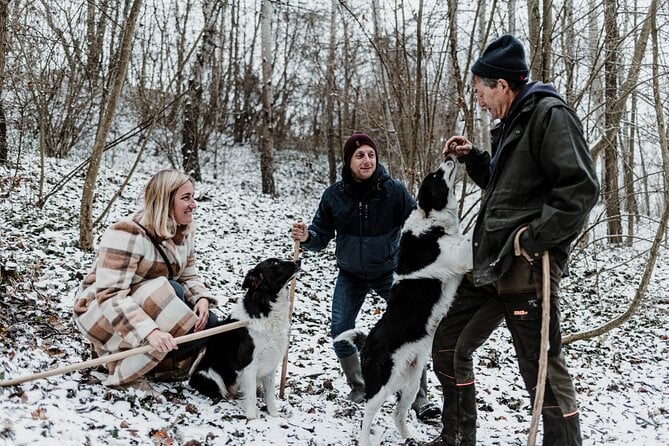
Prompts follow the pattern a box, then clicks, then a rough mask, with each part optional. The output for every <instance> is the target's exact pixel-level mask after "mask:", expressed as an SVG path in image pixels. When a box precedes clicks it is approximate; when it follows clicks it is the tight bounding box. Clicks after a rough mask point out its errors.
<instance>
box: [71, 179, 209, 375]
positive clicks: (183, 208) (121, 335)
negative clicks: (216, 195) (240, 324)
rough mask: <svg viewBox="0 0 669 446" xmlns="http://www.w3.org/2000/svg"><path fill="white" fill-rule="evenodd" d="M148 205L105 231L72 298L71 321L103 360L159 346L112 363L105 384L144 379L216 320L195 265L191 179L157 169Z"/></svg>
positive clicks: (147, 190) (150, 184) (146, 195)
mask: <svg viewBox="0 0 669 446" xmlns="http://www.w3.org/2000/svg"><path fill="white" fill-rule="evenodd" d="M144 203H145V206H144V208H143V209H141V210H140V211H139V212H137V213H136V214H134V215H133V216H132V217H131V218H129V219H127V220H122V221H119V222H117V223H115V224H113V225H112V226H111V227H109V228H108V229H107V230H106V231H105V233H104V235H103V236H102V239H101V241H100V244H99V246H98V252H97V258H96V261H95V263H94V265H93V267H92V268H91V270H90V271H89V272H88V274H87V275H86V277H85V278H84V280H83V282H82V283H81V286H80V287H79V289H78V291H77V293H76V296H75V302H74V309H73V311H74V320H75V322H76V324H77V326H78V327H79V329H80V330H81V331H82V332H83V333H84V334H85V335H86V337H87V338H88V339H89V341H90V342H91V344H92V345H93V348H94V350H95V352H96V353H97V354H98V355H100V356H102V355H105V354H110V353H116V352H119V351H123V350H128V349H132V348H136V347H139V346H141V345H145V344H147V343H148V344H151V345H152V346H153V347H154V348H155V351H152V352H150V353H145V354H141V355H134V356H130V357H128V358H126V359H122V360H120V361H115V362H110V363H107V364H106V366H107V369H108V371H109V376H108V377H107V379H106V380H105V382H104V384H106V385H119V384H125V383H129V382H131V381H134V380H136V379H137V378H139V377H141V376H143V375H145V374H146V373H147V372H149V371H150V370H151V369H153V368H154V367H155V366H156V365H157V364H158V363H159V362H161V361H162V360H163V359H164V358H165V356H167V355H168V352H171V351H172V350H175V349H176V348H177V344H176V341H175V338H176V337H179V336H182V335H184V334H187V333H189V332H192V331H200V330H202V329H203V328H205V327H207V326H208V325H211V324H212V323H213V322H214V320H215V316H213V314H212V315H211V316H210V312H209V305H210V303H215V299H214V298H213V297H212V296H211V295H210V294H209V292H208V291H207V290H206V288H205V287H204V285H203V284H202V282H201V280H200V277H199V276H198V270H197V267H196V265H195V249H194V244H193V235H194V234H193V227H192V222H193V216H192V213H193V210H194V209H195V208H196V206H197V205H196V203H195V199H194V183H193V180H192V179H191V178H190V177H189V176H188V175H185V174H183V173H180V172H178V171H176V170H163V171H160V172H158V173H157V174H155V175H154V176H153V178H151V180H150V181H149V182H148V184H147V185H146V187H145V189H144ZM210 319H212V320H211V321H210ZM185 345H186V344H183V345H182V346H181V350H183V349H184V346H185ZM174 353H176V352H172V353H171V354H170V355H173V354H174Z"/></svg>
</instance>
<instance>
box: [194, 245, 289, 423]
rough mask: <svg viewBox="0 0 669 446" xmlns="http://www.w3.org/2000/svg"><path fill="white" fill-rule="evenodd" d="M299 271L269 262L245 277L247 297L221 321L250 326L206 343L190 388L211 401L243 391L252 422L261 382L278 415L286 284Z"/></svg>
mask: <svg viewBox="0 0 669 446" xmlns="http://www.w3.org/2000/svg"><path fill="white" fill-rule="evenodd" d="M299 269H300V261H299V260H296V261H294V262H293V261H288V260H280V259H274V258H271V259H267V260H264V261H262V262H260V263H259V264H258V265H257V266H256V267H254V268H253V269H251V270H250V271H249V272H248V273H247V274H246V277H245V278H244V282H243V284H242V288H244V289H247V292H246V294H245V295H244V296H243V297H242V299H240V300H239V301H238V302H237V304H236V305H235V307H234V308H233V310H232V313H231V314H230V317H228V318H227V319H226V320H224V321H222V322H221V323H229V322H234V321H237V320H248V321H249V325H247V326H246V327H242V328H240V329H237V330H232V331H226V332H223V333H219V334H217V335H214V336H212V337H210V338H209V339H208V341H207V345H206V351H205V354H204V357H203V358H202V360H201V361H200V363H199V364H198V365H197V367H196V369H195V371H194V373H193V375H192V376H191V378H190V385H191V386H192V387H193V388H195V389H196V390H197V391H199V392H200V393H203V394H204V395H207V396H209V397H210V398H212V399H214V400H216V399H219V398H233V397H237V396H238V394H239V393H241V394H242V395H243V398H244V409H245V414H246V418H248V419H254V418H257V411H256V390H257V386H258V384H261V385H262V388H263V394H264V399H265V404H266V405H267V412H268V413H269V414H270V415H271V416H273V417H276V416H278V415H279V412H278V411H277V408H276V401H275V397H274V375H275V374H276V370H277V368H278V367H279V363H280V362H281V359H282V358H283V356H284V354H285V353H286V348H288V331H289V328H290V321H289V315H288V309H289V305H290V300H289V293H288V285H289V283H290V280H291V279H292V278H293V277H294V276H295V275H296V274H297V272H298V271H299Z"/></svg>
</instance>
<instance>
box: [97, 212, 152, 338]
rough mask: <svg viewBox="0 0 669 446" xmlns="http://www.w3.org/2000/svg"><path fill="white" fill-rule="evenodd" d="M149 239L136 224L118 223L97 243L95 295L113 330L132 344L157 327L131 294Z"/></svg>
mask: <svg viewBox="0 0 669 446" xmlns="http://www.w3.org/2000/svg"><path fill="white" fill-rule="evenodd" d="M146 243H151V242H149V241H148V240H146V239H145V238H144V237H143V236H142V235H141V234H139V233H138V232H137V229H136V228H135V227H134V225H131V224H117V225H114V226H112V227H111V228H109V229H107V231H105V233H104V235H103V236H102V240H101V241H100V244H99V247H98V260H97V267H96V282H95V285H94V286H95V287H96V289H95V298H96V300H97V301H98V306H99V308H100V309H101V311H102V313H103V315H104V317H105V318H106V319H107V320H108V321H109V322H110V323H111V325H112V327H113V329H114V332H116V333H117V334H118V335H120V336H121V337H122V338H124V339H125V340H126V341H128V342H129V343H130V344H132V345H138V344H139V343H140V342H141V341H142V340H143V339H145V338H146V336H148V335H149V333H151V332H152V331H153V330H154V329H156V328H158V325H157V324H156V322H155V321H153V319H151V317H150V316H149V315H148V314H147V313H146V312H145V311H144V310H143V309H142V308H141V307H140V306H139V305H138V304H137V303H136V302H135V301H134V299H133V298H132V296H131V294H130V292H131V286H132V284H133V278H134V277H135V276H136V275H137V274H141V272H140V271H138V265H139V263H140V261H141V260H142V258H143V257H144V253H145V252H146V249H147V246H146ZM151 248H152V249H153V247H151Z"/></svg>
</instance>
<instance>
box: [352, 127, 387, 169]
mask: <svg viewBox="0 0 669 446" xmlns="http://www.w3.org/2000/svg"><path fill="white" fill-rule="evenodd" d="M364 145H368V146H369V147H371V148H372V149H374V153H375V154H376V158H377V159H378V157H379V151H378V149H377V148H376V143H375V142H374V140H373V139H372V137H371V136H369V135H365V134H364V133H362V132H355V133H353V134H352V135H351V136H350V137H349V138H348V139H347V140H346V143H345V144H344V166H345V167H347V168H350V167H351V158H353V154H354V153H355V151H356V150H358V147H360V146H364Z"/></svg>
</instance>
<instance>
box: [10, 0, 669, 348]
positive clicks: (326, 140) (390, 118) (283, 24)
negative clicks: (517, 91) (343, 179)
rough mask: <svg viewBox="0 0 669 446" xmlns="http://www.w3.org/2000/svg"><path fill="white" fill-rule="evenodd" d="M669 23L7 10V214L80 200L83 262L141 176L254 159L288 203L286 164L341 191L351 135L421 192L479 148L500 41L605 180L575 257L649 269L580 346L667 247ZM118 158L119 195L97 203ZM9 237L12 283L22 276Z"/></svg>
mask: <svg viewBox="0 0 669 446" xmlns="http://www.w3.org/2000/svg"><path fill="white" fill-rule="evenodd" d="M668 22H669V5H668V4H667V3H666V2H659V1H657V0H643V1H640V0H639V1H623V0H564V1H561V0H560V1H551V0H527V1H526V2H517V1H515V0H506V1H501V0H493V1H492V2H490V1H485V0H478V1H472V2H458V1H456V0H446V1H427V0H412V1H401V0H372V1H349V2H346V1H340V0H332V1H331V2H307V1H279V0H276V1H269V0H227V1H209V0H123V1H117V0H87V1H85V2H82V1H73V0H72V1H71V0H62V1H58V2H54V1H51V0H11V1H10V0H0V166H1V167H2V173H3V175H2V177H0V200H2V201H4V202H10V201H12V200H16V199H17V194H19V193H20V194H22V196H21V197H20V198H21V199H22V200H26V202H28V203H29V205H30V206H32V207H33V208H34V209H35V210H36V211H37V212H39V210H40V209H44V207H45V206H46V205H47V204H48V203H49V201H50V200H59V198H62V197H63V196H64V194H65V192H64V191H65V190H66V189H67V188H68V187H70V186H72V185H73V184H75V185H76V190H77V193H78V199H77V201H78V203H77V208H78V222H77V224H76V227H77V229H78V240H77V241H76V246H77V247H78V249H80V250H81V251H82V252H91V251H92V250H93V248H94V245H95V240H96V238H97V237H98V236H99V234H100V231H101V229H103V228H104V226H105V225H106V224H108V223H109V221H108V218H109V216H110V212H112V210H113V209H114V203H115V202H116V201H117V200H119V198H122V197H123V195H124V191H125V189H126V187H128V184H130V183H131V182H132V181H133V175H135V173H136V172H137V171H139V170H141V169H142V166H143V165H144V163H145V162H147V159H148V158H150V157H155V156H161V157H164V159H165V160H166V163H165V164H166V165H170V166H172V167H176V168H179V169H182V170H185V171H187V172H189V173H191V174H192V175H193V176H194V177H195V178H196V179H198V180H202V181H209V182H212V181H214V182H215V181H216V180H217V178H218V177H219V175H221V176H222V172H224V171H225V170H226V168H228V166H227V165H226V164H227V163H228V157H226V156H225V153H227V152H228V150H229V149H230V148H234V147H237V146H238V145H240V144H243V145H248V146H249V147H251V148H252V149H253V150H255V151H257V154H258V160H259V163H258V168H257V175H258V177H259V178H260V182H259V183H258V184H259V187H258V190H257V193H258V194H259V195H262V196H266V197H274V198H278V197H280V196H282V195H285V194H288V193H290V191H288V190H281V189H280V188H279V187H278V184H280V183H281V181H279V180H280V178H278V177H277V175H281V172H285V170H283V171H282V170H281V168H280V166H278V165H277V163H276V159H277V157H276V155H277V153H280V152H281V151H283V150H298V151H301V152H302V153H305V154H307V155H308V154H313V159H314V160H322V159H323V155H325V159H327V164H328V168H327V178H324V179H323V181H324V182H325V183H327V182H332V181H334V180H335V179H336V178H337V175H338V167H337V166H338V162H340V160H341V154H340V148H341V145H342V142H343V141H344V140H345V139H346V137H347V136H348V135H349V134H350V133H351V132H352V131H354V130H363V131H366V132H368V133H370V134H372V135H373V136H374V137H375V138H376V139H377V140H378V141H379V145H380V146H381V152H380V156H381V159H382V162H383V163H384V164H385V165H386V166H387V167H388V169H389V171H390V173H391V175H392V176H394V177H397V178H399V179H401V180H402V181H404V182H405V183H406V184H407V186H408V187H409V188H410V190H412V191H415V190H416V187H417V185H418V183H419V182H420V179H421V178H422V177H423V176H424V175H425V174H426V173H427V172H428V171H429V170H430V169H432V168H433V167H434V166H435V164H436V162H437V161H438V158H439V153H440V148H441V145H442V144H443V142H444V141H445V140H446V139H447V138H448V136H450V135H452V134H454V133H462V134H465V135H467V136H469V137H470V139H472V140H474V141H477V142H478V143H479V144H480V145H481V146H482V147H488V146H489V136H488V135H489V128H490V126H491V124H492V123H491V122H490V120H489V117H488V115H487V113H485V112H481V111H480V110H479V109H478V108H477V106H476V100H475V97H474V94H473V91H472V89H471V85H470V74H469V67H470V66H471V64H472V63H473V61H474V60H475V58H476V57H477V56H478V55H479V54H480V52H481V51H482V50H483V48H484V47H485V45H486V44H487V43H488V42H490V41H491V40H492V39H494V38H495V37H497V36H499V35H501V34H503V33H507V32H510V33H513V34H515V35H516V36H517V37H519V38H520V39H521V40H522V41H523V42H524V43H525V45H526V47H527V50H528V62H529V63H530V65H531V78H532V79H535V80H541V81H544V82H551V83H553V84H555V86H556V88H557V89H558V91H560V92H561V93H562V94H563V96H564V97H565V99H566V100H567V102H568V103H569V104H570V105H571V106H572V107H573V108H574V109H575V110H576V111H577V113H578V115H579V116H580V117H581V118H582V120H583V124H584V129H585V133H586V139H587V140H588V141H589V142H590V147H591V153H592V156H593V158H594V160H595V162H596V164H597V169H598V175H599V178H600V182H601V184H602V193H601V197H600V204H599V205H598V206H597V208H596V209H595V211H594V212H593V214H592V216H591V221H590V224H589V225H588V226H587V227H586V228H584V230H583V233H582V235H581V237H579V240H578V244H577V250H578V251H579V252H582V251H585V250H595V251H596V252H600V253H602V252H609V251H610V252H612V251H615V252H616V256H620V255H621V253H626V254H625V255H623V256H622V258H620V257H619V258H618V263H617V264H616V265H615V266H611V267H610V268H609V269H610V270H614V269H624V268H625V265H627V264H628V263H629V262H631V261H632V260H634V259H638V258H642V259H644V264H643V265H644V266H643V268H642V270H640V271H639V276H638V277H635V278H634V280H638V286H637V291H636V293H635V295H634V296H633V299H632V300H631V301H630V302H629V307H628V308H627V309H626V310H625V308H621V314H620V315H619V317H617V318H615V319H614V320H611V321H609V322H608V323H606V324H604V325H603V326H601V327H599V328H598V329H596V330H595V331H593V332H590V333H588V334H585V335H582V337H587V336H593V335H595V334H601V333H603V332H605V331H607V330H609V329H611V328H612V327H614V326H618V325H619V324H621V323H623V322H624V321H626V320H628V319H629V317H631V316H632V315H633V314H634V313H635V312H636V311H637V310H638V308H639V306H640V304H641V303H642V301H643V298H644V297H645V292H646V290H647V288H648V283H649V281H650V279H651V276H652V273H653V270H654V268H655V264H656V260H657V256H658V252H659V250H660V249H661V248H666V223H667V219H668V215H669V210H668V209H669V206H668V205H667V204H668V203H669V186H668V183H669V168H668V165H669V148H668V142H667V141H668V139H667V138H668V136H669V132H668V130H667V125H666V116H667V113H668V112H669V76H668V75H667V74H668V65H667V49H668V47H667V45H666V42H667V41H669V23H668ZM128 153H132V154H133V156H134V161H133V162H132V163H131V164H130V165H129V166H128V168H127V170H126V171H124V172H123V177H124V179H123V181H121V182H120V183H119V184H118V187H117V188H116V189H115V190H113V191H112V190H110V189H109V188H104V189H103V188H101V187H100V186H101V184H102V183H104V182H105V181H107V179H108V176H107V175H106V173H105V171H104V168H105V166H106V165H107V166H108V165H109V164H108V163H109V161H110V160H111V163H112V165H113V160H114V159H115V157H119V158H120V157H121V155H123V156H124V157H125V156H126V155H127V154H128ZM58 160H67V161H68V162H73V164H72V166H73V167H72V168H68V169H66V170H64V171H61V169H62V166H63V164H61V163H60V162H58ZM105 160H106V162H107V164H106V163H105V162H103V161H105ZM314 162H315V161H314ZM67 165H68V166H70V164H67ZM303 168H304V169H311V168H313V166H310V165H309V164H308V163H307V164H305V165H304V166H303ZM314 170H318V169H314ZM116 174H118V172H116ZM53 178H57V179H56V180H53ZM79 180H81V181H79ZM460 184H461V187H460V189H459V194H460V195H459V198H460V202H461V206H460V213H461V217H462V219H463V222H464V224H463V226H464V227H465V229H468V228H469V227H470V226H471V224H472V219H473V218H474V217H475V215H476V209H477V198H478V196H479V191H478V190H477V189H476V187H475V186H474V185H473V184H471V183H470V182H468V180H467V177H466V175H464V174H463V175H462V176H461V182H460ZM67 190H69V189H67ZM0 238H3V240H2V245H0V274H1V275H2V277H0V280H2V281H3V283H7V281H10V280H13V279H16V277H17V276H21V274H24V273H25V271H21V266H20V265H17V262H16V258H15V250H16V245H15V241H14V240H12V239H9V238H6V237H5V234H1V237H0ZM626 247H627V248H629V249H627V250H626V249H625V248H626ZM3 286H4V285H3ZM7 289H8V288H6V286H4V288H0V291H2V292H3V293H4V291H3V290H7ZM5 297H6V296H3V299H4V298H5ZM578 337H579V335H576V336H572V337H570V338H567V339H565V342H571V341H573V340H575V339H577V338H578Z"/></svg>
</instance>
